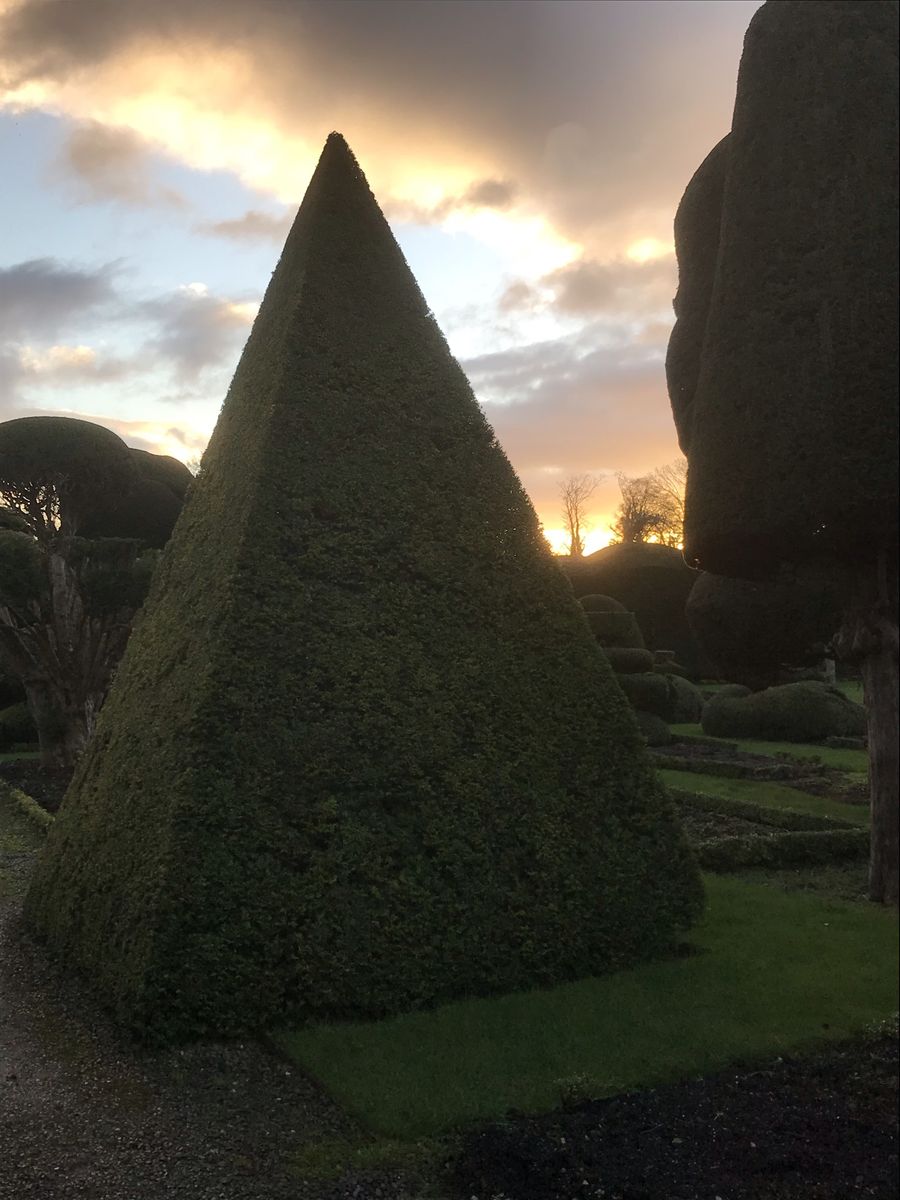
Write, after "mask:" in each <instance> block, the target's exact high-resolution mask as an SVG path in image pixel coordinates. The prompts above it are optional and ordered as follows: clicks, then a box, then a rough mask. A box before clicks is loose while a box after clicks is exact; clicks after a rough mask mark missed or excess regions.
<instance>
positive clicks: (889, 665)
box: [860, 625, 900, 904]
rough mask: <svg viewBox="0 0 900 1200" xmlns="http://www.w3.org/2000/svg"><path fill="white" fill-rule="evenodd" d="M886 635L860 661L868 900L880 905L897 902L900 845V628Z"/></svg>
mask: <svg viewBox="0 0 900 1200" xmlns="http://www.w3.org/2000/svg"><path fill="white" fill-rule="evenodd" d="M885 632H886V636H885V637H883V638H882V639H881V641H882V644H881V646H880V648H879V649H878V651H876V652H874V653H871V654H867V655H866V656H865V657H864V658H863V659H862V662H861V663H860V668H861V671H862V677H863V692H864V696H865V702H866V722H867V725H868V730H869V790H870V795H871V802H872V843H871V852H870V857H869V898H870V899H872V900H877V901H878V902H879V903H881V904H896V903H897V901H898V846H900V787H898V778H900V754H898V746H897V728H898V705H897V689H898V684H900V679H898V669H897V626H896V625H895V626H894V629H893V638H891V637H890V633H889V631H885Z"/></svg>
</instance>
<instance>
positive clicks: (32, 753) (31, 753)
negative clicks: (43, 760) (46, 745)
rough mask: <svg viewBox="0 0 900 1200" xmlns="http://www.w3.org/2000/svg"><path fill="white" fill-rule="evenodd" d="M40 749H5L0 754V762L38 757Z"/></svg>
mask: <svg viewBox="0 0 900 1200" xmlns="http://www.w3.org/2000/svg"><path fill="white" fill-rule="evenodd" d="M40 756H41V752H40V750H6V751H4V753H3V754H0V762H15V761H17V760H18V759H20V758H40Z"/></svg>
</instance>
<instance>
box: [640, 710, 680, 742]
mask: <svg viewBox="0 0 900 1200" xmlns="http://www.w3.org/2000/svg"><path fill="white" fill-rule="evenodd" d="M634 715H635V717H636V718H637V723H638V728H639V729H640V731H641V733H642V734H643V735H644V741H645V742H646V743H647V745H648V746H668V744H669V742H671V740H672V731H671V730H670V729H669V727H668V725H667V724H666V723H665V721H664V720H663V719H662V717H658V716H657V715H656V714H655V713H649V712H636V713H635V714H634Z"/></svg>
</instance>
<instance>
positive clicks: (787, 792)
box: [657, 768, 869, 826]
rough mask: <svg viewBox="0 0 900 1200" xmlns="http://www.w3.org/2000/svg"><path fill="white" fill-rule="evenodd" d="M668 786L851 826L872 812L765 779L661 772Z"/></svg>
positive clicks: (865, 822) (865, 806)
mask: <svg viewBox="0 0 900 1200" xmlns="http://www.w3.org/2000/svg"><path fill="white" fill-rule="evenodd" d="M657 774H658V775H659V777H660V779H662V781H663V782H664V783H665V784H666V786H667V787H669V788H673V789H675V790H676V791H685V792H693V793H695V794H700V795H704V796H721V797H724V798H725V799H727V800H737V801H744V802H747V803H749V804H754V805H758V806H759V807H760V808H770V809H787V810H788V811H791V812H798V813H813V814H814V815H815V816H819V817H834V818H835V819H837V820H839V821H845V822H847V823H848V824H850V825H857V826H865V825H868V822H869V809H868V806H867V805H865V804H843V803H842V802H841V801H839V800H831V799H829V798H828V797H827V796H813V795H810V793H808V792H801V791H799V790H798V789H797V788H793V787H790V786H788V785H787V784H785V783H776V782H773V781H771V780H768V779H765V780H762V779H728V778H726V777H725V776H723V775H701V774H699V773H698V772H695V771H674V770H670V769H668V768H663V769H662V770H660V771H658V772H657Z"/></svg>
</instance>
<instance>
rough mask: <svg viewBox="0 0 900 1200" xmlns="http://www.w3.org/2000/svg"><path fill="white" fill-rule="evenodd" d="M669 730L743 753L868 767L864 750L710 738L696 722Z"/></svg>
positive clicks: (859, 769) (861, 770) (841, 767)
mask: <svg viewBox="0 0 900 1200" xmlns="http://www.w3.org/2000/svg"><path fill="white" fill-rule="evenodd" d="M671 730H672V734H673V736H674V737H675V738H676V740H677V738H678V736H679V734H681V735H687V736H689V737H702V738H705V739H706V741H709V742H721V743H722V745H725V746H737V747H738V749H739V750H743V751H745V752H746V753H747V754H769V755H778V754H787V755H789V756H790V757H791V758H817V759H818V760H819V761H820V762H821V763H822V764H823V766H826V767H834V768H835V769H836V770H838V771H847V772H850V773H852V774H854V775H861V776H863V777H865V776H866V774H867V772H868V770H869V757H868V754H867V753H866V751H865V750H838V749H835V748H834V747H832V746H814V745H807V744H806V743H804V742H757V741H751V740H750V739H749V738H713V737H708V736H707V734H705V733H704V732H703V727H702V726H700V725H672V726H671Z"/></svg>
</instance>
